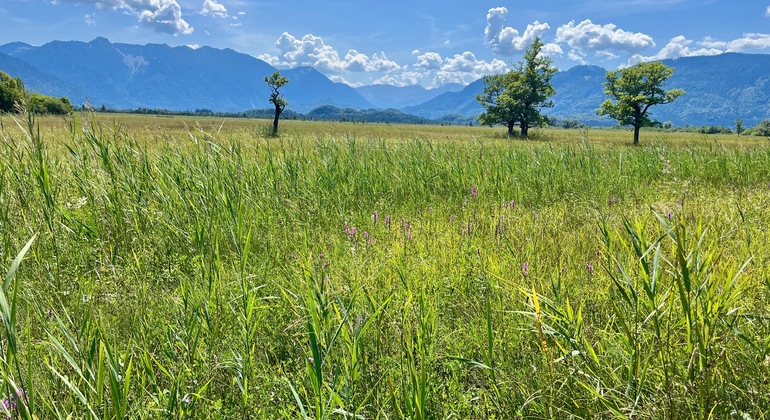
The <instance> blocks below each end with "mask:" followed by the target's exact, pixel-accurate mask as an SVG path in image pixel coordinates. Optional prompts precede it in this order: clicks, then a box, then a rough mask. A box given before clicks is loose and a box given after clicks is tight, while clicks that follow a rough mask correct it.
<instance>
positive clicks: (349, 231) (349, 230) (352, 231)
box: [345, 223, 358, 239]
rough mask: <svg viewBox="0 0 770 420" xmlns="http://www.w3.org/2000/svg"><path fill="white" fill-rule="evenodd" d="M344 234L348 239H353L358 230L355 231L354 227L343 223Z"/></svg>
mask: <svg viewBox="0 0 770 420" xmlns="http://www.w3.org/2000/svg"><path fill="white" fill-rule="evenodd" d="M345 234H347V235H348V239H353V238H355V236H356V234H358V229H356V227H355V226H353V227H350V226H348V224H347V223H345Z"/></svg>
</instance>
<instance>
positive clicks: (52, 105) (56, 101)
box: [28, 93, 75, 115]
mask: <svg viewBox="0 0 770 420" xmlns="http://www.w3.org/2000/svg"><path fill="white" fill-rule="evenodd" d="M28 108H29V111H30V112H34V113H36V114H50V115H67V114H69V113H70V112H72V111H73V110H74V109H75V108H74V107H73V106H72V103H70V100H69V99H67V97H66V96H62V97H61V98H54V97H53V96H46V95H41V94H39V93H33V94H31V95H30V96H29V104H28Z"/></svg>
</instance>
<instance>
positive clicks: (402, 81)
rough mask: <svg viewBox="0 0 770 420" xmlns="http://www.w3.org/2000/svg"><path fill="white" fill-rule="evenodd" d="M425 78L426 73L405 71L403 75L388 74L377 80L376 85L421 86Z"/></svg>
mask: <svg viewBox="0 0 770 420" xmlns="http://www.w3.org/2000/svg"><path fill="white" fill-rule="evenodd" d="M424 77H425V74H424V73H420V72H417V71H404V72H401V73H393V74H387V75H385V76H382V77H380V78H379V79H377V80H375V81H374V82H373V83H372V84H374V85H392V86H399V87H403V86H413V85H416V84H419V83H420V82H421V81H422V80H423V78H424Z"/></svg>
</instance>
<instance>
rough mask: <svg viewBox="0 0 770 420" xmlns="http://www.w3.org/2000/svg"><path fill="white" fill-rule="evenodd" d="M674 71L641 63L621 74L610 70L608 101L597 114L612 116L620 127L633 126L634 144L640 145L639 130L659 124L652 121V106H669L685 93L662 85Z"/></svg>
mask: <svg viewBox="0 0 770 420" xmlns="http://www.w3.org/2000/svg"><path fill="white" fill-rule="evenodd" d="M673 73H674V69H672V68H670V67H668V66H666V65H665V64H663V63H660V62H655V63H639V64H637V65H635V66H633V67H626V68H624V69H621V70H618V71H608V72H607V81H606V82H605V83H604V93H605V94H606V95H608V96H610V97H612V98H613V99H614V100H615V102H613V101H612V99H607V100H606V101H604V103H603V104H602V105H601V107H600V108H599V109H597V110H596V113H597V114H599V115H609V116H610V117H611V118H613V119H616V120H617V121H618V123H619V124H620V125H630V126H633V127H634V144H638V143H639V130H641V128H642V127H651V126H655V125H658V124H660V123H659V122H658V121H655V120H653V119H651V118H650V116H649V113H648V111H649V110H650V108H651V107H652V106H655V105H662V104H668V103H671V102H673V101H674V100H675V99H676V98H678V97H679V96H681V95H683V94H684V91H683V90H681V89H672V90H669V91H666V90H663V83H664V82H665V81H666V80H668V79H669V78H671V76H672V75H673Z"/></svg>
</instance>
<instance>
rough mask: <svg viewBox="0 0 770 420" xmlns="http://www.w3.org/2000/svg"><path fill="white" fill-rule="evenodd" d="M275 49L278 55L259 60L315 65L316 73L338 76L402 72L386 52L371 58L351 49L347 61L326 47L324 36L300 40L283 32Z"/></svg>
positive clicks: (285, 64) (285, 63)
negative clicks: (353, 73)
mask: <svg viewBox="0 0 770 420" xmlns="http://www.w3.org/2000/svg"><path fill="white" fill-rule="evenodd" d="M275 46H276V47H277V48H278V49H279V50H280V52H281V53H280V54H279V55H278V56H272V55H270V54H263V55H261V56H260V57H259V58H260V59H262V60H265V61H267V62H268V63H270V64H272V65H276V66H286V67H296V66H313V67H315V68H316V69H317V70H319V71H322V72H327V73H333V74H338V73H342V72H345V71H351V72H374V73H388V72H393V71H398V70H401V66H400V65H399V64H398V63H396V62H395V61H393V60H390V59H389V58H388V57H387V56H386V55H385V53H384V52H380V53H374V54H372V56H371V57H370V56H368V55H366V54H363V53H360V52H358V51H356V50H349V51H348V52H347V54H345V57H344V58H340V54H339V52H337V50H335V49H334V48H333V47H332V46H330V45H326V43H324V41H323V39H322V38H321V37H318V36H315V35H313V34H307V35H305V36H303V37H302V38H301V39H300V38H296V37H294V36H293V35H291V34H289V33H288V32H284V33H283V34H282V35H281V37H280V38H278V41H276V43H275Z"/></svg>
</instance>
